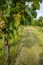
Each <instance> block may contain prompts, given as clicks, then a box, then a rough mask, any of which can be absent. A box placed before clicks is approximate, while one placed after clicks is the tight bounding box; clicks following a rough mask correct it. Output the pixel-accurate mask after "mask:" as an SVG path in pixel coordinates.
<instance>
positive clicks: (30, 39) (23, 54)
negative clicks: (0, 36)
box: [0, 26, 43, 65]
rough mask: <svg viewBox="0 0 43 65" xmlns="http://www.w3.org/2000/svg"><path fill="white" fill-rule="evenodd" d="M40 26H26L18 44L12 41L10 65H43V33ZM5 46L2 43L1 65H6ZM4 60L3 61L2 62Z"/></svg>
mask: <svg viewBox="0 0 43 65" xmlns="http://www.w3.org/2000/svg"><path fill="white" fill-rule="evenodd" d="M41 30H42V29H41V28H40V27H38V26H27V27H26V26H24V29H23V32H22V37H21V39H20V41H18V43H16V44H14V43H13V44H12V42H13V40H11V41H10V43H9V46H10V65H22V64H25V65H32V64H33V65H39V64H40V65H43V32H42V31H41ZM4 51H5V50H4V45H3V42H2V40H1V43H0V64H1V65H4V58H5V52H4ZM2 59H3V60H2Z"/></svg>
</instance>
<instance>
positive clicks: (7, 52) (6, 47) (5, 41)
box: [4, 36, 9, 65]
mask: <svg viewBox="0 0 43 65" xmlns="http://www.w3.org/2000/svg"><path fill="white" fill-rule="evenodd" d="M4 46H5V62H6V63H7V65H9V45H8V39H7V37H6V36H5V37H4Z"/></svg>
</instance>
